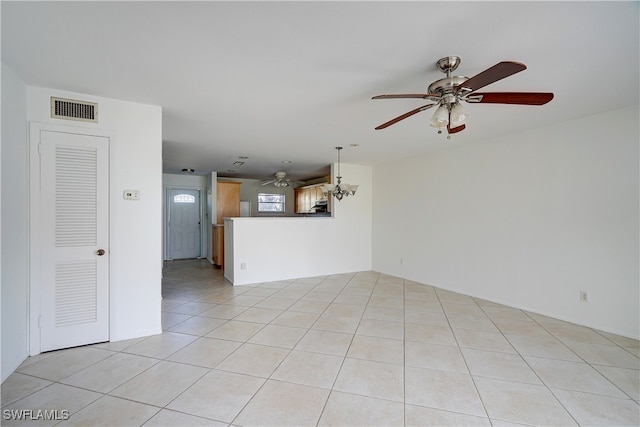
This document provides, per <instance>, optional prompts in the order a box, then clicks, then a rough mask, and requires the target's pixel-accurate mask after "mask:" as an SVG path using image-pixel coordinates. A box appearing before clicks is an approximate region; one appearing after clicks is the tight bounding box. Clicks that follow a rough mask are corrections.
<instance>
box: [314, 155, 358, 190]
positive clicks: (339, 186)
mask: <svg viewBox="0 0 640 427" xmlns="http://www.w3.org/2000/svg"><path fill="white" fill-rule="evenodd" d="M336 150H338V174H337V176H336V181H337V182H336V185H331V184H324V185H323V186H322V194H324V195H325V196H328V195H332V196H333V197H335V198H336V199H338V201H340V200H342V198H343V197H344V196H349V195H352V196H353V195H354V194H356V190H357V189H358V186H357V185H353V184H343V183H342V177H341V176H340V150H342V147H336Z"/></svg>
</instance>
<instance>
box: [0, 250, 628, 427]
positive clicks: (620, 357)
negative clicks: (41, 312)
mask: <svg viewBox="0 0 640 427" xmlns="http://www.w3.org/2000/svg"><path fill="white" fill-rule="evenodd" d="M164 275H165V278H164V283H163V296H164V299H163V302H162V305H163V312H162V320H163V329H164V331H165V332H164V333H163V334H162V335H156V336H152V337H146V338H141V339H134V340H129V341H121V342H114V343H104V344H97V345H92V346H86V347H80V348H74V349H67V350H61V351H56V352H50V353H45V354H41V355H39V356H36V357H31V358H29V359H27V360H26V361H25V362H24V363H23V364H22V366H21V367H20V368H19V369H18V370H17V371H16V372H15V373H14V374H13V375H11V376H10V377H9V378H8V379H7V381H6V382H5V383H4V384H3V385H2V409H3V420H2V424H3V425H19V424H23V425H25V424H26V425H54V424H56V423H57V425H91V426H97V425H108V426H120V425H145V426H188V425H193V426H219V425H220V426H222V425H237V426H242V425H296V426H303V425H310V426H314V425H321V426H324V425H350V426H355V425H358V426H365V425H366V426H373V425H389V426H396V425H416V426H417V425H456V426H459V425H478V426H489V425H494V426H507V425H509V426H513V425H554V426H569V425H606V426H614V425H615V426H619V425H635V426H637V425H638V424H640V416H639V411H640V406H639V404H638V402H639V401H640V386H639V384H640V378H639V372H640V362H639V357H640V346H639V344H638V341H635V340H631V339H628V338H624V337H620V336H615V335H612V334H608V333H604V332H599V331H595V330H592V329H589V328H585V327H582V326H577V325H573V324H570V323H566V322H562V321H559V320H554V319H551V318H548V317H544V316H540V315H536V314H533V313H527V312H524V311H522V310H517V309H514V308H509V307H505V306H502V305H498V304H494V303H490V302H487V301H483V300H479V299H475V298H471V297H469V296H465V295H460V294H456V293H453V292H450V291H445V290H441V289H437V288H434V287H432V286H428V285H423V284H419V283H414V282H410V281H407V280H402V279H399V278H396V277H390V276H385V275H381V274H378V273H374V272H361V273H355V274H341V275H335V276H328V277H310V278H301V279H297V280H291V281H280V282H271V283H261V284H258V285H256V286H236V287H233V286H231V285H229V284H228V283H226V282H225V280H224V278H223V276H222V274H221V272H220V270H216V269H214V268H212V267H211V265H209V264H208V262H206V261H198V260H186V261H174V262H169V263H166V265H165V271H164ZM22 409H25V410H33V413H32V416H34V417H35V418H38V416H39V414H38V412H36V411H37V410H58V411H59V412H58V414H57V415H58V418H65V413H63V412H62V410H65V411H68V413H69V414H70V417H69V418H68V419H66V420H60V419H59V420H53V421H47V420H43V419H40V420H36V421H29V422H24V421H22V422H18V421H16V420H7V419H6V418H7V416H8V415H10V414H11V413H12V412H11V411H12V410H22ZM14 413H15V412H14ZM23 414H24V413H23ZM40 415H41V414H40ZM50 415H51V413H50ZM54 415H56V414H55V413H54Z"/></svg>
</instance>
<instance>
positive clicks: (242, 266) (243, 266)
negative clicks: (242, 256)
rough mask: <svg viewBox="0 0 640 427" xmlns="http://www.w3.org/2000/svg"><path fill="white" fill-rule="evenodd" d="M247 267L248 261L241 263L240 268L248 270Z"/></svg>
mask: <svg viewBox="0 0 640 427" xmlns="http://www.w3.org/2000/svg"><path fill="white" fill-rule="evenodd" d="M246 269H247V263H246V262H241V263H240V270H246Z"/></svg>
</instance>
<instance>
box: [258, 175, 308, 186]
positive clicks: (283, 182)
mask: <svg viewBox="0 0 640 427" xmlns="http://www.w3.org/2000/svg"><path fill="white" fill-rule="evenodd" d="M274 176H275V178H273V179H267V180H264V181H260V185H269V184H273V185H275V186H276V187H288V186H289V185H290V183H295V184H303V182H302V181H296V180H292V179H289V178H287V173H286V172H276V173H275V175H274Z"/></svg>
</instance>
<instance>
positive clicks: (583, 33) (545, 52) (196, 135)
mask: <svg viewBox="0 0 640 427" xmlns="http://www.w3.org/2000/svg"><path fill="white" fill-rule="evenodd" d="M638 5H639V3H638V2H636V1H631V2H361V1H353V2H271V1H260V2H206V1H201V2H147V1H143V2H119V1H118V2H68V3H66V2H8V1H2V3H1V7H2V10H1V12H2V60H3V62H4V63H5V64H6V65H8V66H9V68H11V69H12V70H13V71H15V72H16V73H17V74H18V75H19V76H20V77H21V78H22V79H23V80H24V81H25V83H27V84H28V85H32V86H43V87H50V88H55V89H62V90H68V91H74V92H80V93H85V94H91V95H97V96H103V97H109V98H116V99H122V100H129V101H134V102H139V103H147V104H154V105H159V106H162V108H163V158H164V171H165V172H166V173H178V172H179V171H180V170H181V169H182V168H194V169H196V174H205V173H208V172H210V171H212V170H215V171H218V173H219V175H221V176H238V177H246V178H259V179H266V178H269V177H271V176H273V174H274V173H275V172H276V171H278V170H284V171H287V172H288V173H289V177H291V178H294V179H303V180H305V179H308V178H311V177H314V176H318V175H322V174H323V173H324V172H325V170H326V169H323V168H325V167H326V165H327V164H329V163H331V162H334V161H335V159H336V151H335V149H334V147H336V146H344V147H345V149H344V150H343V151H342V161H343V162H345V163H353V164H363V165H376V164H381V163H384V162H387V161H390V160H394V159H399V158H405V157H410V156H416V155H422V154H424V153H426V152H428V151H429V150H434V149H443V148H445V149H446V147H450V146H456V145H464V144H469V143H478V142H480V141H482V140H485V139H488V138H493V137H496V136H499V135H504V134H508V133H513V132H519V131H523V130H526V129H530V128H536V127H540V126H545V125H550V124H553V123H557V122H560V121H565V120H569V119H572V118H576V117H580V116H585V115H590V114H595V113H598V112H601V111H606V110H611V109H615V108H620V107H624V106H628V105H637V104H638V98H639V87H638V86H639V72H638V63H639V51H640V48H639V30H638V27H639V9H638ZM449 55H457V56H460V57H461V58H462V64H461V65H460V67H459V68H458V70H457V71H456V72H455V73H454V74H456V75H465V76H468V77H471V76H473V75H475V74H477V73H479V72H481V71H483V70H485V69H486V68H488V67H490V66H492V65H494V64H496V63H498V62H500V61H502V60H514V61H519V62H523V63H525V64H526V65H527V66H528V69H527V70H525V71H523V72H521V73H518V74H515V75H513V76H511V77H509V78H507V79H504V80H501V81H499V82H496V83H494V84H492V85H490V86H488V87H486V88H485V89H483V90H484V91H541V92H554V93H555V98H554V100H553V101H551V102H550V103H549V104H547V105H545V106H541V107H534V106H509V105H491V104H484V105H480V104H467V105H466V107H467V110H468V111H469V112H470V117H469V119H468V122H467V129H466V130H465V131H464V132H461V133H459V134H456V135H454V136H453V138H452V139H451V140H450V141H447V140H446V139H445V138H444V137H443V136H442V135H440V136H439V135H437V134H436V131H435V129H434V128H431V127H429V125H428V123H429V119H430V118H431V115H432V112H431V111H433V110H431V111H426V112H423V113H420V114H417V115H415V116H412V117H410V118H408V119H406V120H404V121H402V122H399V123H397V124H395V125H393V126H391V127H389V128H387V129H385V130H380V131H376V130H374V127H375V126H377V125H379V124H381V123H383V122H386V121H387V120H390V119H392V118H393V117H396V116H398V115H400V114H402V113H405V112H407V111H409V110H412V109H414V108H417V107H419V106H421V105H424V104H426V103H427V102H426V101H424V100H421V99H417V100H416V99H413V100H412V99H402V100H395V99H394V100H371V97H372V96H374V95H379V94H387V93H416V92H417V93H426V87H427V86H428V85H429V84H430V83H431V82H432V81H434V80H437V79H439V78H441V77H444V75H443V74H442V73H440V72H439V71H438V70H437V69H436V66H435V62H436V61H437V60H438V59H439V58H441V57H444V56H449ZM351 144H359V146H358V147H356V148H353V147H351ZM238 156H248V157H249V159H248V160H246V163H245V165H243V166H239V167H235V166H232V164H233V162H234V161H236V160H238ZM283 160H291V161H292V163H291V164H288V165H285V164H283V163H282V161H283ZM229 169H235V170H236V171H237V172H235V173H227V172H226V171H227V170H229Z"/></svg>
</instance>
